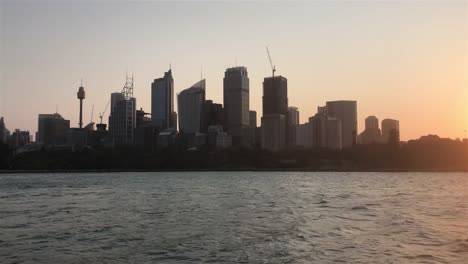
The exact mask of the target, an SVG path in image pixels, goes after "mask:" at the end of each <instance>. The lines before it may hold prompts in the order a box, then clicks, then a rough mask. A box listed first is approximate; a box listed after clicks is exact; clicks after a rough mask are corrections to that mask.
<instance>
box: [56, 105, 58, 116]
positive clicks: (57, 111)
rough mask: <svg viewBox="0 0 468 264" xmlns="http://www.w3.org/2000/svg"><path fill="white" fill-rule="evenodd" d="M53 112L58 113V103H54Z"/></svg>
mask: <svg viewBox="0 0 468 264" xmlns="http://www.w3.org/2000/svg"><path fill="white" fill-rule="evenodd" d="M55 113H56V114H58V105H55Z"/></svg>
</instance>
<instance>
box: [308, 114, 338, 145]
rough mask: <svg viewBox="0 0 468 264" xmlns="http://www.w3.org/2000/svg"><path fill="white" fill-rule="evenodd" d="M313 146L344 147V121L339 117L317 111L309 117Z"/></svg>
mask: <svg viewBox="0 0 468 264" xmlns="http://www.w3.org/2000/svg"><path fill="white" fill-rule="evenodd" d="M309 124H310V129H311V131H310V134H311V135H312V146H313V147H316V148H327V149H342V148H343V142H342V138H343V135H342V131H343V130H342V122H341V120H340V119H338V118H334V117H330V116H327V115H325V114H323V112H322V114H319V113H317V114H316V115H315V116H313V117H310V118H309Z"/></svg>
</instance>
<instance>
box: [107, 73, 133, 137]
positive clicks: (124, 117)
mask: <svg viewBox="0 0 468 264" xmlns="http://www.w3.org/2000/svg"><path fill="white" fill-rule="evenodd" d="M110 106H111V109H110V110H111V112H110V114H109V135H110V136H111V137H112V138H113V139H114V140H116V141H118V142H120V143H132V142H133V133H134V128H135V127H136V99H135V98H134V97H133V77H131V78H129V77H127V81H126V83H125V86H124V88H123V89H122V92H120V93H112V94H111V104H110Z"/></svg>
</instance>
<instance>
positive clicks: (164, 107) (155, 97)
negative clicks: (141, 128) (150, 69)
mask: <svg viewBox="0 0 468 264" xmlns="http://www.w3.org/2000/svg"><path fill="white" fill-rule="evenodd" d="M173 112H174V78H173V77H172V71H171V70H170V69H169V71H167V72H165V73H164V77H162V78H159V79H155V80H154V82H153V83H152V84H151V119H152V122H153V126H155V127H157V128H158V129H160V130H165V129H167V128H173V127H175V126H176V124H175V123H174V120H173V118H172V115H173ZM176 120H177V119H176Z"/></svg>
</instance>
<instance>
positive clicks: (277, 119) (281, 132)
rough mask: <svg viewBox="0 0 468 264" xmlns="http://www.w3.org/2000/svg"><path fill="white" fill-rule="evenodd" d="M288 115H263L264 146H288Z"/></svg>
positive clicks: (271, 148)
mask: <svg viewBox="0 0 468 264" xmlns="http://www.w3.org/2000/svg"><path fill="white" fill-rule="evenodd" d="M285 133H286V117H285V116H284V115H280V114H269V115H264V116H262V148H264V149H268V150H273V151H275V150H281V149H283V148H284V147H285V146H286V135H285Z"/></svg>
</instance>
